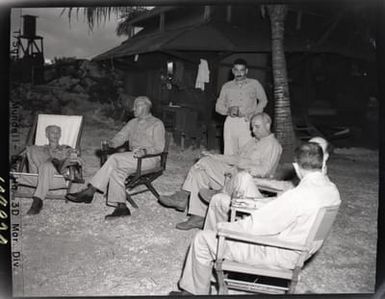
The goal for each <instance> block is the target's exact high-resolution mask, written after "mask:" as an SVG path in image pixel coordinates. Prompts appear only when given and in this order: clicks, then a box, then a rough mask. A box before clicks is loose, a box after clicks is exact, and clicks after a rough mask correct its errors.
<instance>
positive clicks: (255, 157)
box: [214, 134, 282, 177]
mask: <svg viewBox="0 0 385 299" xmlns="http://www.w3.org/2000/svg"><path fill="white" fill-rule="evenodd" d="M281 153H282V146H281V145H280V144H279V142H278V140H277V139H276V138H275V137H274V134H270V135H268V136H266V137H263V138H261V139H260V140H258V139H255V138H253V139H251V140H250V141H249V142H248V143H246V144H245V145H244V146H242V148H241V149H240V152H239V153H238V154H236V155H215V156H214V157H215V158H216V159H219V160H222V161H223V162H225V163H228V164H232V165H235V166H237V167H238V168H240V169H242V170H246V171H247V172H249V173H250V174H251V175H252V176H257V177H271V176H273V175H274V173H275V170H276V168H277V166H278V163H279V159H280V157H281Z"/></svg>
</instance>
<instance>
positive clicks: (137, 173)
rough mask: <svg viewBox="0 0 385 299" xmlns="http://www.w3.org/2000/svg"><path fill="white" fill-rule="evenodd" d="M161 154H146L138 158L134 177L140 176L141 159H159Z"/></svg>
mask: <svg viewBox="0 0 385 299" xmlns="http://www.w3.org/2000/svg"><path fill="white" fill-rule="evenodd" d="M162 154H163V153H158V154H146V155H144V156H142V157H138V158H137V159H138V163H137V164H136V173H135V175H136V176H141V175H142V160H143V159H148V158H154V157H161V156H162Z"/></svg>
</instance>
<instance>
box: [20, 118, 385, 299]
mask: <svg viewBox="0 0 385 299" xmlns="http://www.w3.org/2000/svg"><path fill="white" fill-rule="evenodd" d="M116 130H117V128H116V127H111V126H109V125H108V124H106V125H104V126H100V125H99V126H96V125H95V124H88V125H86V126H85V128H84V130H83V135H82V136H83V137H82V157H83V158H84V160H85V162H86V168H85V171H84V175H85V177H86V179H88V178H90V177H91V176H92V175H93V174H94V173H95V172H96V170H97V169H98V167H99V161H98V158H97V157H96V156H95V155H94V150H95V149H96V148H98V147H99V144H100V140H102V139H108V138H109V137H111V136H112V135H113V134H114V133H115V132H116ZM198 154H199V151H198V150H190V149H188V150H185V151H184V152H181V151H180V149H179V148H177V147H176V146H175V145H171V149H170V154H169V160H168V163H167V171H166V172H165V174H164V175H163V176H162V177H160V178H158V179H157V180H156V181H155V186H156V188H157V190H158V191H159V193H161V194H171V193H172V192H174V191H176V190H177V189H179V187H180V186H181V184H182V182H183V179H184V177H185V175H186V173H187V171H188V169H189V167H190V166H191V165H192V164H193V162H194V160H195V159H196V158H197V157H198ZM328 172H329V175H330V178H331V180H333V181H334V182H335V183H336V185H337V186H338V188H339V190H340V193H341V197H342V205H341V208H340V211H339V214H338V216H337V220H336V222H335V224H334V227H333V231H332V233H331V234H330V236H329V238H328V239H327V241H326V243H325V244H324V246H323V247H322V248H321V250H320V251H319V253H318V254H316V255H315V256H314V257H313V258H312V259H311V260H310V261H309V262H308V263H307V264H306V266H305V268H304V270H303V271H302V274H301V277H300V282H299V284H298V287H297V293H300V294H301V293H368V292H369V293H370V292H373V291H374V282H375V265H376V242H377V220H376V219H377V205H378V152H377V151H373V150H366V149H357V148H351V149H335V153H334V154H333V155H332V157H331V158H330V160H329V166H328ZM134 200H135V201H136V203H137V204H138V206H139V209H134V208H131V212H132V216H131V217H125V218H124V219H117V220H114V221H105V220H104V216H105V215H106V214H107V213H108V212H110V211H111V210H112V208H110V207H106V206H105V200H104V199H103V198H102V197H99V198H96V199H95V200H94V201H93V202H92V203H91V204H88V205H87V204H74V203H65V202H64V201H62V200H46V201H45V202H44V207H43V210H42V212H41V213H40V214H39V215H36V216H27V215H26V212H27V210H28V208H29V206H30V204H31V199H23V200H22V215H23V217H22V222H23V223H22V247H23V251H22V253H23V276H24V290H23V294H24V295H25V296H91V295H94V296H107V295H111V296H113V295H166V294H168V292H170V291H172V290H176V289H177V281H178V279H179V276H180V274H181V269H182V265H183V262H184V258H185V254H186V251H187V248H188V245H189V243H190V240H191V239H192V237H193V236H194V235H195V233H196V232H197V230H190V231H187V232H186V231H180V230H177V229H175V224H176V223H177V222H180V221H183V220H184V219H185V214H184V213H181V212H177V211H175V210H172V209H166V208H164V207H162V206H161V205H159V204H158V202H157V201H156V199H155V197H153V195H152V194H151V193H149V192H146V193H143V194H140V195H136V196H135V197H134Z"/></svg>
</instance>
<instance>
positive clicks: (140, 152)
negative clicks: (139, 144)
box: [133, 148, 147, 158]
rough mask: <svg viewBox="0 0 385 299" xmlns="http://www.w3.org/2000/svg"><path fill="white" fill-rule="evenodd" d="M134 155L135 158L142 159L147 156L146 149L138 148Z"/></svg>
mask: <svg viewBox="0 0 385 299" xmlns="http://www.w3.org/2000/svg"><path fill="white" fill-rule="evenodd" d="M133 153H134V158H141V157H143V156H145V155H146V154H147V151H146V149H144V148H137V149H135V150H134V151H133Z"/></svg>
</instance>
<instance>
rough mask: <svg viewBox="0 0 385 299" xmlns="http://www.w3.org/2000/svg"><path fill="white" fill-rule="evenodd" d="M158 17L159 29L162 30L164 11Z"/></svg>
mask: <svg viewBox="0 0 385 299" xmlns="http://www.w3.org/2000/svg"><path fill="white" fill-rule="evenodd" d="M159 17H160V19H159V31H160V32H164V12H162V13H161V14H160V16H159Z"/></svg>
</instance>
